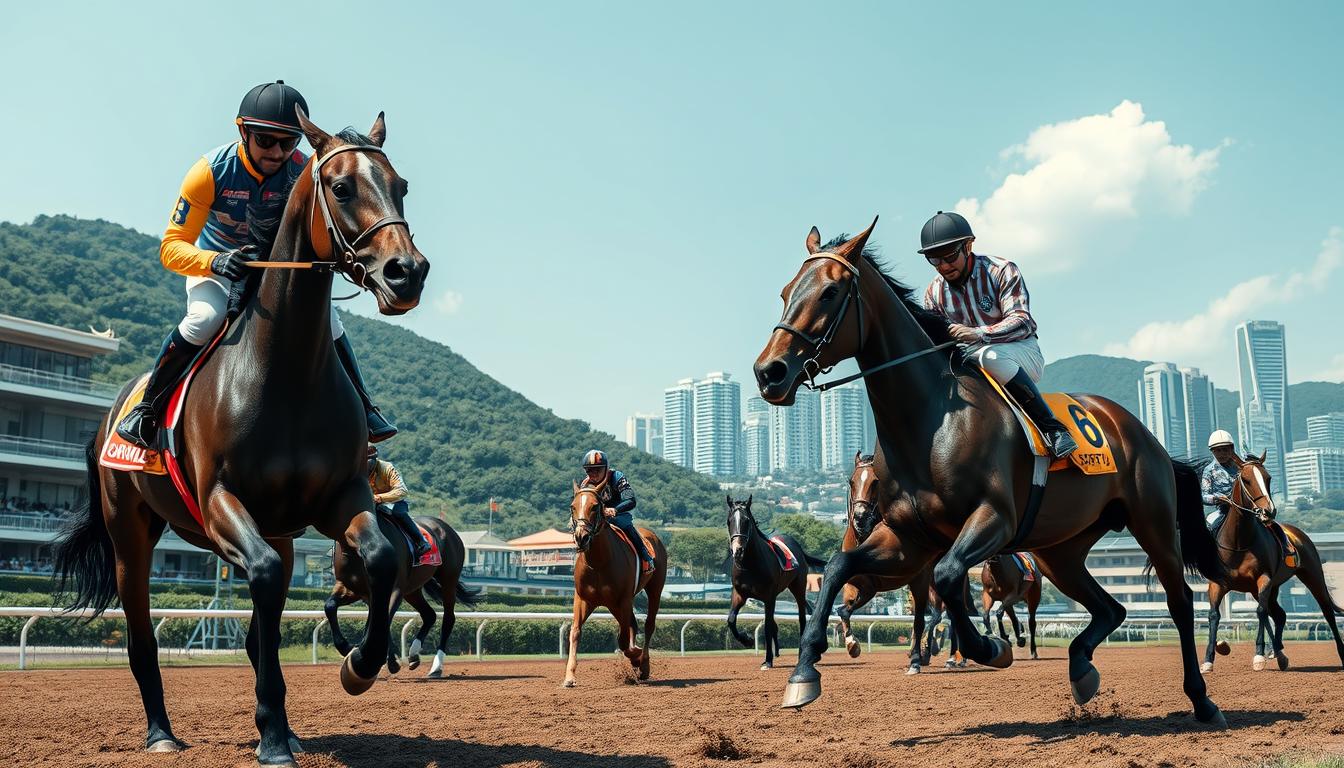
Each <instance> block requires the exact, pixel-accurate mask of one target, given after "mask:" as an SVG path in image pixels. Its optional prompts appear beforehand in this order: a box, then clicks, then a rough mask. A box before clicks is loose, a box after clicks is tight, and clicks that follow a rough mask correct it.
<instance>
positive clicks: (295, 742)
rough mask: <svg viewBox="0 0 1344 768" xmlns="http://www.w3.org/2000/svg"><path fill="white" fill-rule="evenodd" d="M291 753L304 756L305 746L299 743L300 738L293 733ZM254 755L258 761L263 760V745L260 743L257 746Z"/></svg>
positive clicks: (290, 737)
mask: <svg viewBox="0 0 1344 768" xmlns="http://www.w3.org/2000/svg"><path fill="white" fill-rule="evenodd" d="M289 751H290V752H293V753H294V754H296V755H301V754H303V745H302V744H300V743H299V737H298V736H295V735H294V734H292V733H291V734H290V735H289ZM252 754H254V755H256V756H257V760H258V761H260V760H261V744H260V743H258V744H257V748H256V749H254V750H252Z"/></svg>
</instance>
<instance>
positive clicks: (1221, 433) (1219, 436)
mask: <svg viewBox="0 0 1344 768" xmlns="http://www.w3.org/2000/svg"><path fill="white" fill-rule="evenodd" d="M1223 445H1228V446H1230V445H1232V433H1231V432H1228V431H1227V430H1226V429H1215V430H1214V431H1213V434H1212V435H1209V447H1210V448H1217V447H1219V446H1223Z"/></svg>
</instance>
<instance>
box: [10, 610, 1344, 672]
mask: <svg viewBox="0 0 1344 768" xmlns="http://www.w3.org/2000/svg"><path fill="white" fill-rule="evenodd" d="M351 614H352V615H358V612H351ZM149 615H150V618H151V619H155V620H157V623H156V624H155V625H154V639H155V640H158V638H159V632H160V631H161V630H162V629H163V626H164V624H166V623H167V622H169V621H172V620H199V619H250V618H251V617H252V612H251V611H250V610H228V609H221V608H152V609H150V612H149ZM91 616H92V612H91V611H88V610H83V611H76V612H70V613H63V612H61V611H60V610H59V609H56V608H33V607H2V606H0V617H8V618H15V617H17V618H27V619H28V620H27V621H26V622H24V624H23V628H22V629H21V630H20V631H19V660H18V667H19V669H27V668H28V631H29V630H30V629H32V627H33V625H34V624H36V623H37V622H38V621H39V620H40V619H46V620H49V621H59V620H65V621H73V620H79V619H85V618H90V617H91ZM102 617H103V618H106V619H124V618H125V617H126V614H125V613H124V612H123V611H122V610H121V609H117V608H113V609H108V610H107V611H104V612H103V614H102ZM280 618H281V619H282V620H295V621H302V620H306V621H314V620H316V621H317V622H318V623H317V626H315V627H314V628H313V636H312V663H313V664H317V663H319V662H318V647H319V645H320V643H321V634H322V629H323V628H324V627H326V626H327V618H326V615H325V614H324V613H323V612H322V611H320V610H290V611H284V612H283V613H282V614H281V615H280ZM396 618H397V619H403V620H406V623H405V624H404V625H403V626H402V628H401V655H402V656H403V657H404V656H406V651H407V638H408V637H409V636H410V632H411V629H412V627H416V626H418V625H419V623H420V615H419V614H418V613H413V612H405V611H403V612H401V613H398V614H397V616H396ZM456 618H457V621H459V622H461V621H467V622H471V621H475V622H476V633H475V637H476V641H475V643H474V644H473V646H472V648H473V652H474V654H475V656H476V658H477V659H480V658H481V657H482V656H483V655H484V653H485V649H484V647H483V645H482V640H483V633H484V632H485V627H486V624H487V623H488V622H490V621H492V620H496V621H498V620H512V621H558V622H560V631H559V633H558V634H559V636H558V638H557V653H558V655H559V656H560V657H561V658H563V657H565V655H566V654H567V652H568V649H567V647H566V640H567V635H566V632H567V631H568V630H569V625H570V623H571V621H572V615H571V614H570V613H568V612H566V613H556V612H528V611H462V612H459V613H458V614H457V616H456ZM594 618H596V619H598V620H603V619H605V620H610V619H609V618H607V617H605V616H596V615H595V617H594ZM727 618H728V617H727V615H726V614H714V613H659V614H658V620H659V621H661V622H681V623H682V624H681V628H680V630H679V631H678V635H679V637H680V647H681V655H682V656H685V655H686V629H687V628H688V627H689V626H690V625H691V623H692V622H711V623H712V622H719V623H726V621H727ZM775 618H776V620H777V621H780V622H783V621H786V620H787V621H793V620H796V615H790V614H777V615H776V617H775ZM1022 618H1023V620H1024V626H1023V630H1024V632H1025V629H1026V627H1025V616H1023V617H1022ZM737 619H738V623H739V624H745V625H746V626H751V625H752V624H753V623H754V624H755V629H754V630H753V634H754V636H755V641H756V650H757V651H758V652H759V651H760V642H761V629H762V627H764V626H765V615H764V614H760V613H752V614H747V613H742V614H738V617H737ZM913 619H914V617H912V616H905V615H894V616H893V615H887V614H856V615H855V616H854V617H853V619H852V626H853V629H854V631H855V633H856V634H857V633H858V632H859V631H861V629H862V630H863V631H865V632H866V634H865V641H866V643H867V645H868V650H870V651H871V650H872V648H873V628H874V627H876V626H877V625H879V624H910V623H912V621H913ZM639 620H640V622H641V623H642V622H643V621H644V615H643V614H640V615H639ZM1089 620H1090V617H1089V616H1088V615H1087V614H1085V613H1062V614H1050V615H1045V616H1038V617H1037V629H1036V634H1037V637H1040V638H1050V637H1053V638H1072V637H1073V636H1074V635H1077V634H1078V633H1079V632H1081V631H1082V629H1083V627H1085V626H1087V623H1088V621H1089ZM863 625H867V626H866V627H864V626H863ZM977 626H979V622H977ZM1203 628H1204V622H1203V621H1202V620H1199V621H1197V622H1196V631H1197V633H1200V634H1201V635H1202V630H1203ZM1220 630H1221V632H1222V634H1223V635H1224V637H1226V636H1227V635H1231V636H1232V639H1233V640H1234V641H1236V642H1239V641H1241V639H1242V638H1243V637H1247V638H1250V637H1254V636H1255V631H1256V621H1255V617H1253V616H1252V617H1242V616H1238V617H1236V618H1224V619H1223V621H1222V624H1221V625H1220ZM1304 630H1305V631H1308V632H1310V633H1311V636H1312V637H1313V638H1314V637H1316V636H1317V633H1318V632H1321V631H1324V632H1325V633H1326V636H1327V637H1328V636H1329V635H1328V632H1329V630H1328V627H1327V625H1326V623H1325V622H1324V621H1323V620H1322V619H1321V617H1320V616H1317V615H1314V614H1288V621H1287V626H1286V627H1285V632H1294V633H1300V632H1302V631H1304ZM1126 631H1128V633H1129V636H1133V635H1135V634H1138V635H1139V636H1140V637H1141V638H1142V641H1143V642H1154V641H1156V642H1160V641H1162V640H1163V639H1175V638H1176V625H1175V624H1173V623H1172V621H1171V619H1170V618H1159V617H1152V618H1147V617H1135V618H1128V619H1126V620H1125V623H1124V624H1122V625H1121V627H1120V628H1119V629H1117V630H1116V631H1115V632H1114V633H1112V637H1114V636H1115V635H1116V634H1123V633H1125V632H1126ZM1106 642H1107V643H1108V644H1109V643H1110V638H1108V639H1107V641H1106ZM1201 642H1202V638H1201ZM831 643H832V647H837V646H839V645H840V643H841V637H840V624H839V622H838V621H835V620H834V619H833V620H832V622H831ZM162 650H163V649H162V648H160V652H162Z"/></svg>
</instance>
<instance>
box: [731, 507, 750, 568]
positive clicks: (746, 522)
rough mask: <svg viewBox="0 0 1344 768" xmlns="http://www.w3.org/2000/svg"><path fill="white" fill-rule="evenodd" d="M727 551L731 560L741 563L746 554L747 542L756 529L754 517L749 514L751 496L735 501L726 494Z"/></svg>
mask: <svg viewBox="0 0 1344 768" xmlns="http://www.w3.org/2000/svg"><path fill="white" fill-rule="evenodd" d="M727 499H728V553H729V554H730V555H732V556H733V562H734V563H736V564H737V565H741V564H742V560H743V558H744V557H746V554H747V543H748V542H750V541H751V536H752V533H753V532H754V531H755V530H756V518H755V516H753V515H752V514H751V499H752V497H751V496H748V497H747V499H746V501H735V500H734V499H733V497H732V496H728V497H727Z"/></svg>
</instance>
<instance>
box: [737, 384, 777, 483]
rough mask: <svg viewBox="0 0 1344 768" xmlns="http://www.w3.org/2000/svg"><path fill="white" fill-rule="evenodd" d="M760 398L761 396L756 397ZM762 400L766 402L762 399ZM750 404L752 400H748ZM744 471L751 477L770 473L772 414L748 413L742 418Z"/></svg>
mask: <svg viewBox="0 0 1344 768" xmlns="http://www.w3.org/2000/svg"><path fill="white" fill-rule="evenodd" d="M755 399H760V398H755ZM761 402H765V401H764V400H762V401H761ZM747 403H748V405H750V403H751V400H748V401H747ZM742 453H743V456H742V461H743V471H744V472H745V473H746V474H747V475H748V476H750V477H760V476H761V475H768V474H770V414H769V413H768V412H765V413H761V412H756V413H748V414H747V415H746V417H745V418H743V419H742Z"/></svg>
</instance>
